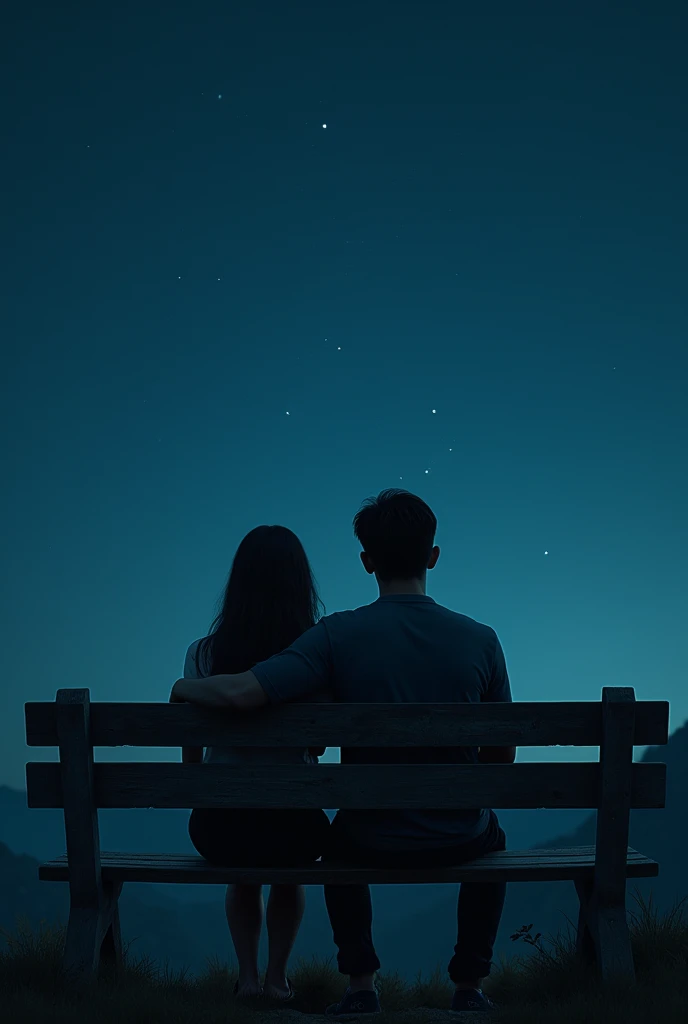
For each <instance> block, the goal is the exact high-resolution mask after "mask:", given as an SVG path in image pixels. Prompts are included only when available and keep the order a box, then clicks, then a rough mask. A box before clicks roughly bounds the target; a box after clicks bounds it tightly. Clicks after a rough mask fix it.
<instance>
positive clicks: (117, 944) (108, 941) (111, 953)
mask: <svg viewBox="0 0 688 1024" xmlns="http://www.w3.org/2000/svg"><path fill="white" fill-rule="evenodd" d="M121 891H122V883H121V882H115V883H112V882H109V883H108V882H103V895H104V897H105V899H104V901H103V903H104V908H103V923H104V924H105V922H106V921H107V919H108V917H109V924H106V925H105V935H104V936H103V944H102V946H101V949H100V957H101V963H102V964H103V966H108V967H112V968H114V970H115V971H118V970H119V969H120V968H121V966H122V933H121V931H120V926H119V895H120V893H121Z"/></svg>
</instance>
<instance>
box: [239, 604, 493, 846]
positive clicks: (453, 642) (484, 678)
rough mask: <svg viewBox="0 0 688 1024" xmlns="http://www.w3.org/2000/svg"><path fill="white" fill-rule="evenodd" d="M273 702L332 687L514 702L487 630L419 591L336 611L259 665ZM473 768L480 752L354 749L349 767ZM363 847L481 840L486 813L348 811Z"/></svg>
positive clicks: (382, 696)
mask: <svg viewBox="0 0 688 1024" xmlns="http://www.w3.org/2000/svg"><path fill="white" fill-rule="evenodd" d="M253 672H254V674H255V675H256V677H257V679H258V681H259V683H260V684H261V685H262V686H263V688H264V689H265V691H266V693H267V694H268V697H269V698H270V700H271V701H283V700H287V701H290V700H291V701H294V700H308V697H309V695H312V694H314V693H315V692H317V691H318V690H322V689H323V688H324V687H327V688H328V689H329V690H330V692H331V694H332V697H333V699H334V700H335V701H341V702H345V703H356V704H358V703H376V704H377V703H380V704H385V703H390V704H394V703H454V702H469V703H478V702H480V701H510V700H511V689H510V684H509V677H508V673H507V668H506V664H505V659H504V654H503V652H502V648H501V644H500V643H499V639H498V637H497V634H496V633H495V631H494V630H493V629H492V627H490V626H486V625H483V624H482V623H480V622H476V621H475V620H474V619H471V618H469V617H468V616H466V615H461V614H459V613H457V612H454V611H451V610H450V609H449V608H445V607H444V606H443V605H439V604H437V603H436V602H435V601H434V600H433V599H432V598H431V597H428V596H426V595H421V594H391V595H386V596H384V597H380V598H378V600H377V601H374V602H373V603H372V604H369V605H363V606H362V607H360V608H356V609H354V610H352V611H345V612H335V613H334V614H332V615H327V616H325V617H324V618H323V619H321V620H320V622H319V623H318V624H317V625H316V626H314V627H313V628H312V629H309V630H308V631H307V632H306V633H304V634H303V636H301V637H299V639H298V640H296V641H295V643H293V644H292V645H291V647H289V648H287V650H286V651H283V652H282V653H281V654H278V655H275V657H274V658H270V659H268V660H267V661H264V662H261V663H260V664H259V665H258V666H256V667H255V668H254V669H253ZM390 762H391V763H397V764H399V763H407V764H408V763H436V764H437V763H445V764H446V763H453V764H457V763H458V764H460V763H476V762H477V748H475V747H449V748H447V747H434V748H433V747H427V748H420V749H406V748H384V747H380V748H374V749H373V748H351V749H343V750H342V763H346V764H380V763H390ZM339 817H340V818H341V820H342V824H344V823H346V828H347V831H348V832H350V833H351V835H352V837H355V838H356V839H357V840H358V841H360V842H363V843H365V844H366V845H369V846H375V847H377V848H380V849H387V848H389V849H392V848H395V847H396V848H399V847H403V848H406V849H409V848H410V849H413V848H419V847H420V848H430V847H433V848H435V847H440V846H447V845H452V846H453V845H455V844H456V843H460V842H463V841H466V840H469V839H471V838H474V837H475V836H477V835H479V834H480V833H481V832H482V831H483V830H484V829H485V827H486V825H487V820H488V811H487V809H476V810H475V811H473V810H469V811H440V810H435V811H433V810H428V811H425V810H423V811H386V812H382V813H381V812H380V811H346V810H345V811H341V812H340V815H339Z"/></svg>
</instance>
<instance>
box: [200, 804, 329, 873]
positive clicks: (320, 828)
mask: <svg viewBox="0 0 688 1024" xmlns="http://www.w3.org/2000/svg"><path fill="white" fill-rule="evenodd" d="M329 828H330V822H329V819H328V817H327V815H326V814H325V812H324V811H321V810H310V809H305V810H274V811H273V810H260V809H255V810H254V809H251V808H245V809H240V810H239V809H233V808H228V809H226V810H225V809H224V808H215V807H212V808H202V809H199V808H197V809H196V810H193V811H192V812H191V817H190V818H189V837H190V839H191V842H192V843H193V844H194V846H195V847H196V849H197V850H198V852H199V853H200V855H201V857H205V859H206V860H207V861H209V862H210V863H211V864H218V865H223V866H225V867H241V868H247V867H249V868H250V867H257V868H261V867H296V866H298V865H301V864H309V863H312V862H313V861H316V860H318V858H319V857H320V855H321V854H322V853H323V851H324V849H325V846H326V843H327V836H328V831H329Z"/></svg>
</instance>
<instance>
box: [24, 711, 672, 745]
mask: <svg viewBox="0 0 688 1024" xmlns="http://www.w3.org/2000/svg"><path fill="white" fill-rule="evenodd" d="M24 708H25V717H26V742H27V744H28V746H30V747H41V746H47V747H52V746H57V727H56V719H55V703H54V702H52V701H33V702H28V703H27V704H25V706H24ZM636 708H637V716H636V724H635V730H634V735H633V742H634V744H635V745H641V746H644V745H646V744H655V743H657V744H661V743H666V742H667V740H668V736H669V703H668V701H661V700H646V701H638V702H637V704H636ZM90 718H91V741H92V743H93V745H94V746H96V747H100V746H103V747H109V746H140V747H182V746H187V747H201V746H249V747H252V746H259V747H269V746H272V747H285V746H288V747H293V746H304V747H306V746H327V747H340V746H345V747H367V746H370V747H380V746H387V747H407V746H427V747H446V746H506V747H512V746H516V747H524V746H536V747H540V746H543V747H544V746H569V745H575V746H591V747H597V746H599V745H600V743H601V741H602V704H601V702H600V701H557V702H551V703H543V702H539V701H518V702H516V703H513V704H503V703H500V704H328V703H325V704H322V703H321V704H286V705H282V706H279V707H270V708H267V709H261V710H260V713H259V714H255V715H253V714H251V713H250V712H241V713H235V712H218V711H216V710H215V709H208V708H201V707H198V706H196V705H192V704H161V703H155V704H152V703H144V702H141V703H116V702H107V701H103V702H94V703H92V704H91V709H90Z"/></svg>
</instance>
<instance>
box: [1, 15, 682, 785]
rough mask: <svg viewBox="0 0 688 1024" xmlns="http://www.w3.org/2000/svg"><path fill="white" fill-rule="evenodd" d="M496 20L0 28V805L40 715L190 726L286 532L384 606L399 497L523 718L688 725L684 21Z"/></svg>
mask: <svg viewBox="0 0 688 1024" xmlns="http://www.w3.org/2000/svg"><path fill="white" fill-rule="evenodd" d="M488 7H489V10H488V9H487V8H486V9H485V13H484V14H483V13H480V12H479V13H476V10H477V8H476V6H475V5H474V4H468V3H451V4H450V3H433V2H428V3H424V4H420V3H406V2H401V3H393V4H392V3H360V2H359V3H356V2H354V3H352V2H350V0H349V2H342V0H335V2H330V3H327V4H321V3H315V2H306V3H303V2H302V3H298V4H282V3H278V2H276V0H275V2H270V3H265V2H263V3H256V4H228V3H217V2H205V3H203V4H199V5H188V4H182V3H175V2H172V3H169V4H161V3H146V4H139V3H131V2H129V3H124V4H120V5H118V6H117V8H116V9H115V8H112V7H108V6H106V5H100V4H96V5H92V4H87V3H62V4H59V5H53V4H50V5H49V4H46V3H31V2H29V3H27V4H25V5H21V6H20V7H15V10H14V11H13V12H12V14H11V15H5V23H6V32H4V33H3V35H4V36H5V38H4V41H3V43H2V48H3V60H2V71H1V72H0V74H1V75H2V79H3V95H4V96H5V98H6V105H5V113H4V115H3V121H4V133H3V134H4V145H3V159H2V164H3V169H2V171H0V174H1V175H2V194H3V197H4V201H3V208H4V210H3V220H4V229H3V238H4V239H5V242H6V243H8V244H5V245H4V246H3V253H2V257H1V258H2V267H1V268H0V269H1V271H2V272H1V274H0V289H1V290H2V305H1V316H2V323H0V330H1V332H2V337H3V339H4V342H3V348H4V351H5V355H4V357H3V374H2V377H3V382H2V390H3V395H2V412H1V415H2V418H3V426H4V431H3V433H4V437H5V440H6V441H7V442H8V444H7V446H6V448H7V450H6V452H5V474H4V475H5V480H6V481H9V487H8V488H7V490H6V495H5V498H4V500H3V502H2V506H1V514H2V529H1V531H0V543H1V544H2V559H3V565H4V566H5V570H4V572H3V579H2V623H3V637H4V639H3V655H4V657H3V673H2V675H3V684H2V693H1V698H0V700H1V702H2V707H1V708H0V710H1V711H2V714H1V715H0V783H7V784H10V785H14V786H22V785H23V782H24V762H25V761H26V760H27V757H28V758H29V759H32V760H35V759H39V758H40V757H43V756H45V757H50V758H52V757H53V752H52V751H46V752H44V753H41V752H36V751H28V750H27V749H26V748H25V745H24V733H23V706H22V705H23V702H24V701H25V700H47V699H52V698H54V695H55V690H56V689H57V688H58V687H62V686H88V687H90V689H91V696H92V699H95V700H105V699H107V700H112V699H115V700H166V699H167V697H168V694H169V690H170V686H171V684H172V683H173V682H174V680H175V679H176V678H177V677H178V676H179V675H180V674H181V670H182V663H183V657H184V652H185V650H186V647H187V645H188V644H189V643H190V642H191V641H192V640H194V639H195V638H196V637H198V636H201V635H203V634H204V633H205V632H206V630H207V628H208V626H209V624H210V621H211V619H212V617H213V612H214V607H215V601H216V599H217V597H218V596H219V594H220V592H221V589H222V587H223V584H224V581H225V578H226V575H227V572H228V569H229V566H230V563H231V559H232V557H233V554H234V551H235V549H236V546H237V544H238V542H239V541H240V540H241V538H242V537H243V535H244V534H245V533H246V532H247V531H248V530H249V529H251V528H252V527H254V526H256V525H258V524H259V523H282V524H284V525H286V526H289V527H291V528H292V529H293V530H295V531H296V533H298V535H299V536H300V537H301V539H302V540H303V542H304V545H305V547H306V550H307V552H308V554H309V556H310V558H311V560H312V563H313V567H314V570H315V573H316V575H317V578H318V581H319V584H320V587H321V592H322V596H323V599H324V601H325V604H326V606H327V611H328V612H332V611H336V610H339V609H342V608H347V607H351V606H356V605H359V604H364V603H367V602H369V601H371V600H374V599H375V597H376V596H377V591H376V588H375V584H374V581H373V579H372V578H371V577H368V576H367V575H366V574H365V572H364V570H363V569H362V567H361V565H360V562H359V560H358V555H357V552H358V550H359V548H358V545H357V543H356V542H355V540H354V538H353V535H352V529H351V520H352V517H353V515H354V513H355V511H356V509H357V508H358V505H359V504H360V502H361V501H362V500H363V499H364V498H365V497H367V496H368V495H369V494H372V493H376V492H377V491H379V490H381V489H382V488H384V487H389V486H402V487H407V488H408V489H410V490H412V491H415V492H416V493H418V494H420V495H421V496H422V497H423V498H424V499H425V500H426V501H428V502H429V503H430V505H431V506H432V508H433V509H434V511H435V513H436V514H437V517H438V520H439V529H438V534H437V542H438V543H439V544H440V546H441V548H442V555H441V558H440V561H439V563H438V566H437V568H436V569H435V570H434V571H433V572H432V573H430V574H429V578H428V592H429V593H430V595H431V596H432V597H434V598H435V599H436V600H437V601H440V602H442V603H444V604H447V605H448V606H450V607H451V608H454V609H456V610H458V611H461V612H463V613H465V614H468V615H471V616H473V617H475V618H477V619H479V620H481V621H484V622H487V623H489V624H490V625H492V626H494V628H495V629H496V630H497V633H498V634H499V636H500V638H501V641H502V644H503V646H504V650H505V652H506V657H507V665H508V668H509V672H510V675H511V679H512V686H513V691H514V696H515V698H516V699H526V700H546V699H581V700H587V699H599V697H600V691H601V687H602V686H604V685H606V684H618V685H632V686H634V687H635V689H636V696H637V697H638V698H642V699H648V698H662V699H669V700H670V701H671V727H672V729H673V728H676V727H677V726H678V725H680V724H681V723H682V722H683V721H684V720H685V719H686V717H688V692H687V690H686V684H685V681H686V669H685V660H684V659H685V640H684V638H685V633H686V630H685V622H686V612H687V608H686V604H687V601H686V589H685V580H686V575H687V569H688V557H687V544H686V539H687V538H686V533H687V529H686V523H688V509H687V506H688V488H687V485H686V455H685V453H686V450H688V445H687V433H688V430H687V424H688V417H687V415H686V408H685V406H686V401H685V399H686V384H687V378H688V372H687V371H688V348H687V346H686V336H687V330H686V328H687V325H688V324H687V321H688V316H687V307H686V293H685V281H686V273H687V269H688V268H687V263H688V260H687V256H688V231H687V224H688V216H687V214H688V201H687V199H686V189H685V182H686V180H688V159H687V157H688V152H687V143H686V133H685V130H684V128H683V127H682V125H683V124H684V122H685V109H686V101H687V100H688V95H687V93H688V79H687V78H686V74H685V64H684V62H683V59H684V57H685V53H684V46H685V33H686V28H687V27H688V24H687V21H688V19H687V15H686V7H685V5H684V4H679V3H675V4H661V3H659V4H658V3H649V2H648V3H640V4H632V5H625V8H624V9H622V8H618V10H614V11H613V12H612V11H611V5H605V4H603V5H600V4H586V3H583V2H576V3H557V4H555V5H552V4H549V3H548V4H544V3H541V4H533V3H527V2H526V3H522V4H518V5H514V4H512V3H506V2H503V3H494V4H490V5H488ZM516 8H518V11H517V13H515V9H516ZM8 97H9V98H11V102H9V103H8V102H7V100H8ZM220 97H221V98H220ZM325 124H326V125H327V127H326V128H324V127H322V126H323V125H325ZM433 410H436V411H435V412H433ZM287 412H288V413H289V415H287ZM545 552H548V554H545ZM100 756H104V757H106V758H108V759H110V758H111V757H112V756H113V755H112V752H110V751H104V752H102V754H101V755H100ZM115 756H116V755H115ZM127 756H128V755H127ZM165 756H167V755H165ZM169 756H176V754H175V753H174V752H169ZM526 756H548V757H549V756H557V755H556V754H552V753H551V752H549V753H547V754H544V752H539V753H538V752H537V751H536V752H533V753H532V754H527V755H526ZM560 756H565V757H567V758H568V757H571V756H572V754H571V752H570V751H562V752H560Z"/></svg>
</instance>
